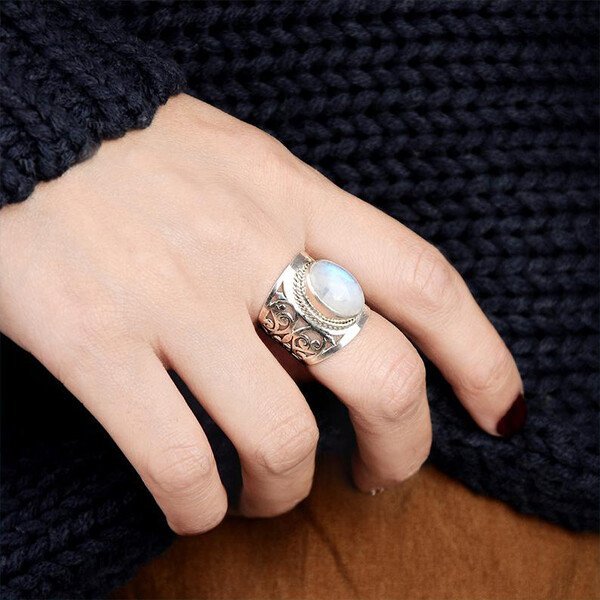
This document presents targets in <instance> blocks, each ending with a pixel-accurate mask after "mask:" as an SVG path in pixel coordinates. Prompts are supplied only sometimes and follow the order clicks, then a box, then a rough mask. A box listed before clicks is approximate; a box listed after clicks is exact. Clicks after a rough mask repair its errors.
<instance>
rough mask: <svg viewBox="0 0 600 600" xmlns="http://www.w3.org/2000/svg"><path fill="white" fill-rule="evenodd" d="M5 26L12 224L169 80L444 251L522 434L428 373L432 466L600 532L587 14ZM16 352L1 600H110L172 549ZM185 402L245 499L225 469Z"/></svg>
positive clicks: (29, 20) (329, 15)
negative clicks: (478, 419)
mask: <svg viewBox="0 0 600 600" xmlns="http://www.w3.org/2000/svg"><path fill="white" fill-rule="evenodd" d="M1 6H2V9H3V10H4V11H6V14H5V16H4V17H3V33H2V36H3V37H2V43H3V45H4V46H3V57H2V58H3V60H2V61H1V64H2V66H1V68H2V71H3V75H2V88H1V94H2V95H1V97H0V107H1V108H2V116H1V117H0V118H1V121H0V151H1V153H2V159H3V160H2V163H3V164H2V174H1V177H0V193H1V194H2V199H3V201H4V202H14V201H19V200H23V199H24V198H25V197H26V196H27V194H28V193H29V192H30V191H31V188H32V186H33V185H34V184H35V182H36V181H39V180H42V179H48V178H52V177H56V176H57V175H59V174H60V173H61V172H63V171H64V170H65V169H66V168H68V167H69V166H70V165H72V164H73V163H74V162H76V161H77V160H80V159H82V158H85V157H86V156H88V155H89V153H90V151H91V149H93V148H94V147H95V146H96V145H97V144H98V142H99V141H100V140H101V139H104V138H108V137H115V136H118V135H121V134H122V133H124V132H125V131H126V130H127V129H129V128H131V127H139V126H143V125H145V124H147V123H148V122H149V120H150V119H151V116H152V114H153V112H154V110H155V108H156V107H157V106H158V105H159V104H160V103H161V102H164V100H165V99H166V97H167V96H168V95H169V94H171V93H173V92H175V91H176V90H178V89H180V87H179V86H180V85H181V84H180V82H181V81H182V79H181V75H180V74H179V73H180V72H179V71H178V69H179V70H180V71H181V72H182V73H183V74H184V78H185V80H186V81H187V91H188V92H189V93H191V94H193V95H195V96H197V97H199V98H201V99H203V100H205V101H207V102H209V103H211V104H214V105H215V106H217V107H219V108H221V109H223V110H225V111H227V112H230V113H231V114H234V115H235V116H237V117H239V118H241V119H244V120H246V121H249V122H252V123H254V124H255V125H257V126H259V127H261V128H263V129H266V130H267V131H269V132H271V133H273V134H274V135H275V136H277V137H278V138H279V139H281V140H282V141H283V142H284V143H285V144H286V145H287V146H288V147H289V148H290V149H291V150H292V151H293V152H294V153H295V154H297V155H298V156H300V157H301V158H302V159H303V160H305V161H306V162H308V163H310V164H312V165H313V166H315V167H317V168H318V169H320V170H321V171H322V172H324V173H325V174H326V175H327V176H328V177H330V178H331V179H333V180H334V181H335V182H336V183H337V184H338V185H340V186H341V187H343V188H345V189H347V190H349V191H350V192H352V193H354V194H357V195H359V196H360V197H362V198H364V199H365V200H367V201H369V202H372V203H373V204H375V205H377V206H379V207H381V208H382V209H383V210H385V211H386V212H387V213H389V214H390V215H392V216H394V217H396V218H397V219H399V220H400V221H402V222H403V223H405V224H406V225H408V226H409V227H411V228H412V229H414V230H415V231H417V232H418V233H419V234H421V235H422V236H423V237H425V238H426V239H428V240H430V241H431V242H432V243H434V244H435V245H436V246H438V247H439V248H441V249H442V250H443V251H444V252H445V254H446V255H447V256H448V258H449V259H450V260H451V261H452V262H453V263H454V264H455V265H456V267H457V268H458V270H459V271H460V272H461V273H462V274H463V276H464V277H465V279H466V280H467V282H468V284H469V286H470V287H471V289H472V291H473V293H474V294H475V296H476V298H477V299H478V301H479V302H480V304H481V306H482V307H483V309H484V310H485V311H486V313H487V314H488V316H489V317H490V318H491V320H492V321H493V323H494V324H495V325H496V327H497V328H498V330H499V331H500V333H501V334H502V336H503V337H504V339H505V340H506V342H507V344H508V345H509V347H510V348H511V350H512V352H513V353H514V355H515V357H516V359H517V362H518V365H519V368H520V370H521V373H522V375H523V378H524V382H525V389H526V395H527V400H528V405H529V411H530V418H529V421H528V424H527V426H526V428H525V430H524V431H523V432H522V433H521V434H519V435H517V436H515V437H513V438H511V439H508V440H498V439H495V438H492V437H490V436H488V435H486V434H485V433H483V432H482V431H480V430H479V429H478V428H477V427H476V426H475V425H474V424H473V423H472V422H471V421H470V419H469V418H468V417H467V415H466V414H465V412H464V411H463V409H462V408H461V407H460V405H459V403H458V402H457V401H456V399H455V398H454V397H453V396H452V394H451V392H450V390H449V389H448V388H447V386H446V385H445V384H444V382H443V381H442V379H441V377H440V376H439V374H438V373H437V372H436V371H435V369H434V368H433V367H431V366H429V370H428V391H429V399H430V403H431V408H432V419H433V425H434V446H433V451H432V460H433V461H434V462H435V464H437V465H438V466H439V467H440V468H442V469H443V470H444V471H446V472H447V473H450V474H452V475H454V476H456V477H458V478H459V479H461V480H462V481H464V482H465V483H466V484H467V485H469V486H470V487H472V488H473V489H475V490H478V491H481V492H483V493H486V494H490V495H492V496H495V497H497V498H500V499H502V500H504V501H506V502H509V503H510V504H511V505H512V506H514V507H515V508H517V509H518V510H520V511H522V512H525V513H530V514H536V515H539V516H541V517H544V518H546V519H549V520H551V521H553V522H555V523H559V524H562V525H564V526H567V527H569V528H572V529H575V530H584V529H597V527H598V502H599V498H598V490H599V473H598V450H599V449H598V424H599V423H598V405H597V402H598V392H599V379H600V378H599V373H598V362H599V353H598V348H599V343H598V342H599V338H598V303H599V301H598V291H599V286H598V276H599V273H598V250H599V240H598V191H599V190H598V138H597V132H598V121H597V114H598V14H597V12H598V11H597V5H595V4H594V3H591V2H581V3H578V2H522V1H520V0H515V1H514V2H513V1H507V2H481V1H477V0H473V1H469V2H452V3H448V2H445V0H440V1H435V2H433V1H429V0H422V1H420V2H414V3H412V2H387V1H384V0H381V1H378V2H360V3H359V2H348V1H343V0H340V1H329V2H307V3H288V2H284V3H276V4H275V3H271V2H265V3H244V4H242V3H222V2H219V3H214V4H213V3H191V2H182V3H176V4H172V3H163V2H147V3H146V2H142V3H137V2H136V3H133V2H124V3H95V4H94V8H95V9H97V12H95V10H94V11H92V10H91V8H90V6H89V5H86V6H85V9H83V8H80V7H77V6H75V7H74V6H71V5H65V4H55V3H49V4H48V5H46V4H43V5H41V8H38V6H39V5H38V4H36V10H35V11H33V8H32V7H33V4H18V5H17V4H14V3H12V2H10V3H8V2H4V3H2V5H1ZM5 57H8V59H7V58H5ZM175 64H177V65H178V67H175V66H174V65H175ZM40 335H43V332H40ZM3 350H4V352H3V363H4V364H3V370H4V373H5V377H4V389H3V392H4V393H3V412H4V414H3V419H2V426H3V433H2V443H3V448H2V458H3V462H4V466H3V471H2V479H3V481H2V483H3V497H2V511H3V517H2V518H3V521H2V527H1V542H2V573H1V576H2V590H1V592H2V593H1V595H2V597H50V596H57V597H76V596H84V597H97V596H98V595H101V594H103V593H105V592H106V591H107V590H108V589H110V588H111V587H112V586H115V585H117V584H119V583H121V582H123V581H124V580H125V579H126V578H127V577H129V576H130V575H131V574H132V572H133V571H134V569H135V568H136V566H138V565H139V564H140V563H141V562H142V561H144V560H147V559H148V558H149V557H151V556H153V555H154V554H155V553H157V552H158V551H160V549H162V548H164V547H165V546H166V545H167V544H168V542H169V540H170V539H171V537H172V536H171V534H170V533H169V532H168V530H167V528H166V526H165V524H164V522H163V520H162V517H161V515H160V513H159V512H158V510H157V509H156V508H155V506H154V504H153V501H152V499H151V498H150V497H149V494H148V493H147V492H146V491H145V489H144V488H143V486H142V485H141V483H140V482H139V480H138V479H137V477H136V475H135V473H133V471H132V470H131V468H130V467H129V466H128V465H127V463H126V461H125V460H124V459H123V458H122V457H121V455H120V453H119V452H118V450H117V449H116V448H115V446H114V444H113V443H112V442H111V440H110V439H109V438H108V436H107V435H106V434H105V433H104V432H103V431H102V430H101V429H100V427H99V426H98V425H97V424H96V423H95V422H94V421H93V420H92V418H91V417H89V416H88V415H87V413H85V411H84V410H83V409H82V408H81V407H80V406H79V405H78V404H77V402H76V401H75V400H74V399H73V398H70V397H69V396H68V394H66V392H65V391H64V390H63V389H62V387H61V386H60V385H59V384H58V383H57V382H55V381H54V380H53V379H52V378H51V377H50V376H49V375H47V373H45V371H44V370H43V369H42V368H41V367H40V366H39V365H38V364H36V363H35V361H33V360H32V359H31V358H30V357H28V356H27V355H25V353H23V352H22V351H20V350H19V349H17V348H16V347H14V346H13V345H12V343H10V342H8V341H5V342H4V344H3ZM23 371H25V373H24V375H23V374H22V373H23ZM17 374H19V376H17ZM307 396H308V397H309V398H310V400H311V402H312V405H313V408H314V410H315V411H316V413H317V417H318V421H319V424H320V427H321V431H322V439H321V446H322V448H323V449H325V450H335V451H347V450H348V449H349V448H350V446H351V445H352V443H353V441H352V433H351V429H350V427H349V423H348V419H347V415H346V413H345V410H344V409H343V408H342V407H341V405H340V404H339V403H338V402H337V401H336V400H335V399H333V398H331V397H330V396H328V395H327V394H326V393H325V392H324V391H323V390H322V389H320V388H314V389H312V388H311V389H309V390H307ZM188 400H189V403H190V406H191V407H192V408H193V410H194V411H195V412H196V414H197V415H198V418H199V419H200V420H201V421H202V423H203V424H204V426H205V428H206V429H207V431H208V433H209V437H210V438H211V441H212V443H213V446H214V448H215V451H216V454H217V457H218V463H219V468H220V471H221V474H222V477H223V479H224V481H225V482H226V484H227V486H228V489H229V491H230V493H231V495H232V496H233V497H234V496H235V494H236V491H237V490H238V489H239V471H238V464H237V459H236V456H235V453H234V451H233V448H232V447H231V444H230V443H229V442H228V441H227V440H226V439H225V438H224V437H223V435H222V434H221V433H220V432H219V431H218V429H217V428H216V427H215V426H214V424H212V422H211V421H210V419H209V418H208V417H207V415H206V414H205V413H203V411H202V410H201V408H200V407H199V406H198V404H197V403H196V402H195V400H194V399H193V398H192V397H191V396H189V394H188Z"/></svg>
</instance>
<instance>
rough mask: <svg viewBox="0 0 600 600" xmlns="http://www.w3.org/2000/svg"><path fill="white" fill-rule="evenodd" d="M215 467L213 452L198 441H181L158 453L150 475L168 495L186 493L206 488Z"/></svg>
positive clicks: (157, 486) (185, 494) (151, 466)
mask: <svg viewBox="0 0 600 600" xmlns="http://www.w3.org/2000/svg"><path fill="white" fill-rule="evenodd" d="M215 469H216V465H215V460H214V457H213V456H212V454H211V453H207V452H205V451H203V450H202V449H201V448H199V447H198V446H195V445H178V446H172V447H171V448H169V449H168V450H167V451H166V452H162V453H159V458H158V459H157V460H155V462H154V463H153V464H151V465H150V466H149V468H148V478H149V479H150V482H151V483H152V484H153V485H152V487H154V488H156V489H158V490H160V493H162V494H163V495H165V496H187V495H191V494H193V493H194V492H195V491H201V490H203V489H206V488H207V487H208V486H209V482H210V481H211V480H212V477H213V474H214V471H215Z"/></svg>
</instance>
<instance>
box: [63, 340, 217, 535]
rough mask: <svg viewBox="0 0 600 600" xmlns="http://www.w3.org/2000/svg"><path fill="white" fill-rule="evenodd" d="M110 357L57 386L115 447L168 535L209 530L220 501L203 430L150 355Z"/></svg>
mask: <svg viewBox="0 0 600 600" xmlns="http://www.w3.org/2000/svg"><path fill="white" fill-rule="evenodd" d="M113 354H115V355H117V356H118V359H119V360H118V361H114V362H111V363H105V362H102V361H98V364H96V363H94V365H92V366H91V367H90V368H86V369H85V370H84V372H83V370H81V369H80V370H74V369H69V372H70V373H71V375H70V376H68V377H67V378H66V380H65V384H66V385H67V387H68V388H69V389H70V390H71V391H72V392H73V393H74V394H75V395H76V396H77V397H78V398H79V399H80V400H81V401H82V402H83V403H84V404H85V406H86V407H87V408H88V410H90V412H91V413H92V414H93V415H94V416H95V417H96V419H98V421H99V422H100V423H101V424H102V425H103V427H104V428H105V429H106V431H107V432H108V433H109V434H110V436H111V437H112V438H113V439H114V441H115V442H116V443H117V445H118V446H119V447H120V448H121V450H122V451H123V453H124V454H125V456H126V457H127V458H128V459H129V461H130V462H131V464H132V465H133V466H134V468H135V469H136V470H137V472H138V473H139V474H140V476H141V478H142V480H143V481H144V483H145V484H146V486H147V487H148V489H149V490H150V492H151V493H152V495H153V496H154V498H155V499H156V501H157V503H158V504H159V506H160V507H161V509H162V510H163V512H164V513H165V515H166V517H167V520H168V522H169V525H170V527H171V528H172V529H173V530H174V531H175V532H177V533H179V534H193V533H201V532H203V531H207V530H209V529H212V528H213V527H215V526H216V525H217V524H218V523H220V522H221V520H222V519H223V517H224V515H225V513H226V511H227V495H226V492H225V489H224V488H223V485H222V483H221V480H220V478H219V474H218V472H217V468H216V465H215V460H214V456H213V453H212V450H211V448H210V445H209V443H208V440H207V438H206V436H205V434H204V431H203V430H202V428H201V427H200V425H199V424H198V422H197V421H196V419H195V417H194V415H193V414H192V412H191V411H190V409H189V407H188V406H187V405H186V403H185V400H184V399H183V397H182V396H181V395H180V393H179V391H178V390H177V388H176V386H175V384H174V383H173V381H172V380H171V378H170V377H169V375H168V373H167V371H166V370H165V368H164V366H163V364H162V363H161V361H160V360H159V359H158V358H157V356H156V355H155V354H154V353H153V351H152V350H151V349H150V348H147V347H144V348H137V349H135V350H131V349H129V348H128V349H127V351H126V352H122V353H113ZM75 372H79V373H80V375H79V376H75V375H74V373H75Z"/></svg>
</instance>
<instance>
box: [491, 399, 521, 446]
mask: <svg viewBox="0 0 600 600" xmlns="http://www.w3.org/2000/svg"><path fill="white" fill-rule="evenodd" d="M526 417H527V404H525V398H524V397H523V394H519V395H518V396H517V399H516V400H515V401H514V402H513V403H512V406H511V407H510V408H509V409H508V412H507V413H506V414H505V415H504V416H503V417H502V418H501V419H500V420H499V421H498V425H496V431H497V432H498V433H499V434H500V435H502V436H505V437H506V436H509V435H512V434H513V433H517V431H519V429H521V428H522V427H523V425H525V418H526Z"/></svg>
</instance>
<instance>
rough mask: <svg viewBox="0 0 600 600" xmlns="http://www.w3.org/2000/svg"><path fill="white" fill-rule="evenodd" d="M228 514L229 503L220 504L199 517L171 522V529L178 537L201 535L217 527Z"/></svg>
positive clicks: (177, 519) (216, 504)
mask: <svg viewBox="0 0 600 600" xmlns="http://www.w3.org/2000/svg"><path fill="white" fill-rule="evenodd" d="M226 514H227V503H226V502H219V503H215V505H214V506H211V507H210V508H207V509H206V510H205V512H203V513H201V514H200V515H199V516H198V517H193V518H190V517H187V518H186V517H183V518H182V517H180V518H176V519H173V520H169V527H170V528H171V529H172V530H173V531H174V532H175V533H176V534H178V535H199V534H201V533H205V532H207V531H210V530H211V529H214V528H215V527H217V526H218V525H219V524H220V523H221V522H222V521H223V519H224V518H225V515H226Z"/></svg>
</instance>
